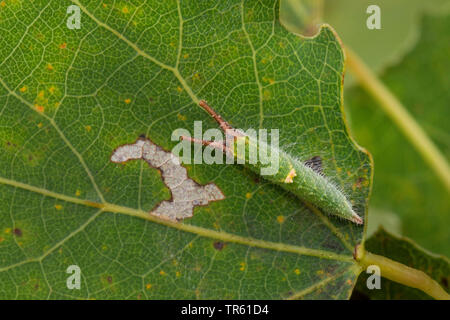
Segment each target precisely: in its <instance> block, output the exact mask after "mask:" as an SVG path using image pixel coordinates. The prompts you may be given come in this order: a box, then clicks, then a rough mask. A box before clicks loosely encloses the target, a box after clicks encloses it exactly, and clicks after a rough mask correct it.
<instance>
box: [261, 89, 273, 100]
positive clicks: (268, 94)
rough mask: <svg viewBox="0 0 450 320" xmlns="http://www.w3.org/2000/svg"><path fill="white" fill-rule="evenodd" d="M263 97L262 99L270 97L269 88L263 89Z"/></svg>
mask: <svg viewBox="0 0 450 320" xmlns="http://www.w3.org/2000/svg"><path fill="white" fill-rule="evenodd" d="M263 99H264V100H270V99H272V92H271V91H270V90H264V92H263Z"/></svg>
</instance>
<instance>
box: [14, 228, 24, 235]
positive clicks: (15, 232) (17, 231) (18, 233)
mask: <svg viewBox="0 0 450 320" xmlns="http://www.w3.org/2000/svg"><path fill="white" fill-rule="evenodd" d="M13 232H14V234H15V235H16V236H18V237H21V236H22V230H20V229H19V228H15V229H14V230H13Z"/></svg>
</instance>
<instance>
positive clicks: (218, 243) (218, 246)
mask: <svg viewBox="0 0 450 320" xmlns="http://www.w3.org/2000/svg"><path fill="white" fill-rule="evenodd" d="M213 246H214V249H216V250H219V251H220V250H222V249H223V248H224V247H225V244H224V243H223V242H222V241H216V242H214V243H213Z"/></svg>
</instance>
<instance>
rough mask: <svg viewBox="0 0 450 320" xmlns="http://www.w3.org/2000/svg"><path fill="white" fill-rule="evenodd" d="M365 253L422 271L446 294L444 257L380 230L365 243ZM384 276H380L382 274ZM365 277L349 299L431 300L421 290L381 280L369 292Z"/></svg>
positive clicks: (449, 271) (447, 265)
mask: <svg viewBox="0 0 450 320" xmlns="http://www.w3.org/2000/svg"><path fill="white" fill-rule="evenodd" d="M365 247H366V249H367V250H368V251H370V252H372V253H376V254H379V255H382V256H385V257H387V258H390V259H392V260H395V261H398V262H400V263H403V264H405V265H407V266H409V267H411V268H414V269H418V270H421V271H423V272H425V273H426V274H427V275H429V276H430V277H431V278H432V279H433V280H435V281H436V282H437V283H439V284H440V285H441V286H442V287H443V288H444V289H445V290H446V291H447V292H449V288H448V282H449V280H450V277H449V275H450V263H449V260H448V259H447V258H446V257H444V256H438V255H435V254H433V253H430V252H428V251H426V250H425V249H423V248H421V247H419V246H418V245H416V244H415V243H414V242H413V241H411V240H410V239H407V238H402V237H397V236H394V235H392V234H390V233H388V232H387V231H385V230H383V228H380V229H378V231H377V232H376V233H375V234H374V235H373V236H372V237H370V238H369V239H368V240H367V241H366V242H365ZM382 276H383V275H382ZM367 277H368V275H367V274H366V273H365V272H362V273H361V275H360V277H359V278H358V283H357V285H356V288H355V292H354V293H353V295H352V298H355V299H357V298H370V299H389V300H392V299H400V300H417V299H431V297H429V296H428V295H427V294H425V293H423V292H422V291H420V290H418V289H414V288H410V287H406V286H403V285H401V284H398V283H396V282H393V281H390V280H387V279H384V278H383V279H382V280H381V289H380V290H376V289H373V290H369V289H368V288H367V286H366V282H367Z"/></svg>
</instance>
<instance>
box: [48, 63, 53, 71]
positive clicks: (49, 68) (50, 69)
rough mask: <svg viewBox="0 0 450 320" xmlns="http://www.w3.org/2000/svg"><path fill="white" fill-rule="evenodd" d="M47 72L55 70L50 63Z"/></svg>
mask: <svg viewBox="0 0 450 320" xmlns="http://www.w3.org/2000/svg"><path fill="white" fill-rule="evenodd" d="M47 70H49V71H52V70H53V66H52V65H51V64H50V63H48V64H47Z"/></svg>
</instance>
